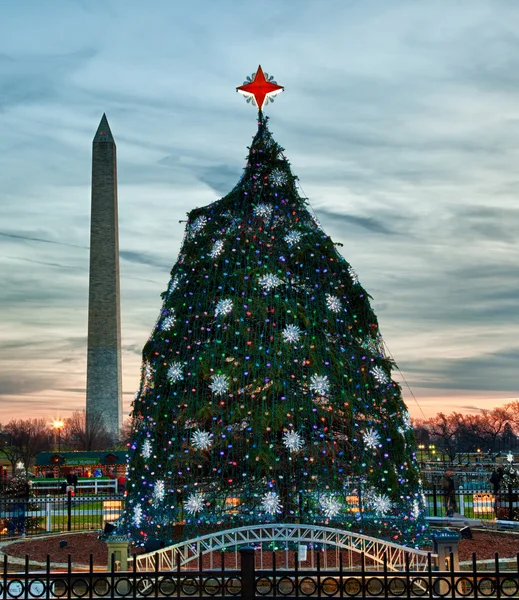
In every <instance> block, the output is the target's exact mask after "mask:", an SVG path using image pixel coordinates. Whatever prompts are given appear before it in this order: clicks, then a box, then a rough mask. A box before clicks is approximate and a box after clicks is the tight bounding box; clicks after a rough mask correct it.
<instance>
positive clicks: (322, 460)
mask: <svg viewBox="0 0 519 600" xmlns="http://www.w3.org/2000/svg"><path fill="white" fill-rule="evenodd" d="M188 217H189V220H188V225H187V227H186V233H185V238H184V242H183V245H182V249H181V251H180V255H179V258H178V260H177V262H176V264H175V265H174V267H173V269H172V271H171V280H170V284H169V287H168V290H167V291H166V292H164V294H163V305H162V310H161V312H160V315H159V318H158V320H157V323H156V325H155V328H154V330H153V332H152V334H151V337H150V338H149V340H148V342H147V343H146V345H145V347H144V351H143V365H142V380H141V386H140V391H139V393H138V395H137V396H136V399H135V401H134V405H133V429H134V431H133V439H132V443H131V452H130V463H129V478H128V497H127V503H126V508H125V512H124V515H123V519H122V522H123V528H124V529H125V530H126V531H129V532H130V533H131V535H132V536H133V537H134V538H135V539H137V540H139V541H141V542H143V541H145V539H146V538H147V536H154V537H159V538H161V539H163V540H164V541H166V542H169V541H170V540H171V539H172V537H173V533H172V531H173V526H174V524H175V523H177V524H178V523H185V526H184V535H185V536H192V535H195V534H197V533H200V532H202V531H207V530H209V529H211V528H216V527H218V528H223V527H227V526H239V525H246V524H256V523H263V522H288V521H298V522H302V523H308V524H311V523H313V524H326V525H332V526H337V527H345V528H349V527H354V528H356V529H357V530H360V531H362V532H365V533H369V534H375V535H377V536H380V537H385V538H388V539H392V540H394V541H399V542H402V543H407V544H412V545H419V544H420V543H421V542H422V540H423V539H424V536H425V534H426V530H425V525H424V521H423V519H422V508H423V507H422V496H421V493H420V483H419V473H418V470H417V465H416V460H415V458H414V452H413V447H414V439H413V435H412V431H411V426H410V419H409V415H408V413H407V410H406V408H405V406H404V403H403V401H402V397H401V392H400V389H399V386H398V384H396V383H395V382H394V381H392V380H391V369H392V364H391V361H390V360H389V359H388V358H387V357H386V356H385V354H384V351H383V345H382V340H381V337H380V334H379V329H378V322H377V318H376V316H375V314H374V312H373V310H372V308H371V306H370V302H369V296H368V294H367V293H366V291H365V290H364V289H363V287H362V286H361V284H360V283H359V282H358V279H357V276H356V274H355V272H354V271H353V269H352V267H351V266H350V265H349V264H348V263H347V262H346V261H345V260H344V258H343V257H342V256H341V255H340V254H339V253H338V252H337V250H336V247H335V244H334V243H333V241H332V240H331V239H330V238H329V237H328V236H327V235H326V234H325V233H324V231H323V230H322V228H321V227H320V225H319V223H318V222H317V221H316V219H315V218H314V217H313V216H312V214H311V213H310V212H309V210H308V206H307V202H306V200H305V199H304V198H302V197H300V195H299V193H298V190H297V187H296V178H295V177H294V176H293V175H292V173H291V170H290V165H289V163H288V161H287V159H286V158H285V157H284V155H283V149H282V148H281V147H280V146H279V145H278V144H277V143H276V142H275V141H274V139H273V138H272V136H271V134H270V132H269V130H268V128H267V124H266V121H265V119H264V118H263V116H262V115H261V113H260V121H259V128H258V133H257V135H256V136H255V138H254V141H253V143H252V146H251V148H250V151H249V157H248V162H247V165H246V168H245V170H244V174H243V176H242V178H241V180H240V181H239V183H238V184H237V185H236V187H235V188H234V189H233V190H232V191H231V192H230V193H229V194H228V195H227V196H225V197H224V198H222V199H221V200H219V201H217V202H214V203H213V204H210V205H209V206H206V207H203V208H199V209H195V210H193V211H191V212H190V213H189V215H188Z"/></svg>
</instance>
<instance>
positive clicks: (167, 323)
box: [160, 310, 177, 331]
mask: <svg viewBox="0 0 519 600" xmlns="http://www.w3.org/2000/svg"><path fill="white" fill-rule="evenodd" d="M169 313H170V314H169V315H168V316H167V317H165V318H164V320H163V321H162V324H161V326H160V328H161V329H162V331H167V330H168V329H171V328H172V327H173V326H174V325H175V321H176V320H177V318H176V317H175V315H174V311H173V310H170V311H169Z"/></svg>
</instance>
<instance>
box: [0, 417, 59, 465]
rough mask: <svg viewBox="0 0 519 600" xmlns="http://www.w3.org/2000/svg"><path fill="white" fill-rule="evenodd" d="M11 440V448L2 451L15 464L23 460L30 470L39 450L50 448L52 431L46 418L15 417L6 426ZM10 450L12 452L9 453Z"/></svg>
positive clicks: (6, 431)
mask: <svg viewBox="0 0 519 600" xmlns="http://www.w3.org/2000/svg"><path fill="white" fill-rule="evenodd" d="M4 431H5V433H6V435H7V439H8V440H9V442H8V445H9V449H10V450H7V451H6V448H5V447H4V448H3V449H2V452H3V453H4V454H5V455H6V456H7V458H8V460H9V461H10V462H11V465H12V466H13V472H14V466H15V464H14V462H13V461H15V462H18V461H21V462H22V464H23V466H24V468H25V470H26V471H28V470H29V469H30V467H31V463H32V462H33V460H34V459H35V458H36V456H37V454H38V452H43V451H45V450H48V449H49V448H50V439H51V435H50V431H49V427H48V424H47V421H46V420H45V419H14V420H12V421H9V423H7V425H6V426H5V428H4ZM8 452H10V454H8Z"/></svg>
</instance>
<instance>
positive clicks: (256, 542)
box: [135, 523, 434, 571]
mask: <svg viewBox="0 0 519 600" xmlns="http://www.w3.org/2000/svg"><path fill="white" fill-rule="evenodd" d="M273 543H274V544H277V545H279V544H285V547H288V544H289V543H290V544H297V545H301V544H319V545H321V546H322V547H324V548H329V549H332V548H337V549H339V550H347V551H349V552H354V553H359V554H360V553H363V554H364V556H365V558H366V559H368V560H370V561H372V562H373V563H374V564H379V565H383V564H384V557H385V560H386V561H387V569H388V570H391V571H398V570H401V569H403V568H404V567H405V565H406V564H408V565H409V568H410V569H411V570H415V571H420V570H426V569H427V566H428V555H429V553H428V552H426V551H424V550H417V549H415V548H408V547H406V546H400V545H399V544H394V543H392V542H386V541H384V540H380V539H377V538H373V537H369V536H367V535H362V534H360V533H355V532H352V531H343V530H341V529H333V528H331V527H321V526H317V525H302V524H297V523H291V524H264V525H249V526H245V527H236V528H234V529H225V530H222V531H217V532H214V533H209V534H207V535H203V536H200V537H197V538H193V539H191V540H186V541H183V542H179V543H177V544H173V545H172V546H168V547H167V548H161V549H160V550H156V551H154V552H149V553H147V554H142V555H140V556H136V557H135V560H136V569H137V571H151V570H154V569H156V568H158V569H159V570H161V571H171V570H173V569H175V568H177V566H178V565H179V564H180V567H181V568H183V569H189V568H197V566H198V561H199V560H200V557H201V556H204V555H206V554H209V553H213V552H220V551H222V550H229V549H231V548H235V549H236V551H237V550H238V549H239V547H240V546H254V547H256V548H261V547H262V545H263V544H273ZM433 556H434V555H433ZM281 568H282V567H281Z"/></svg>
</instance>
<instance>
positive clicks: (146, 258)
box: [119, 250, 171, 270]
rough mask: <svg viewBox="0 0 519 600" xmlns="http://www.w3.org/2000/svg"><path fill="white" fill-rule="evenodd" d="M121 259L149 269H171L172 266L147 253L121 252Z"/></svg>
mask: <svg viewBox="0 0 519 600" xmlns="http://www.w3.org/2000/svg"><path fill="white" fill-rule="evenodd" d="M119 255H120V257H121V258H122V259H123V260H127V261H128V262H132V263H137V264H141V265H146V266H148V267H156V268H158V269H161V270H163V269H168V270H169V269H170V268H171V265H169V264H167V263H166V262H165V261H163V260H161V259H160V258H159V257H157V256H154V255H152V254H149V253H147V252H137V251H134V250H121V251H120V252H119Z"/></svg>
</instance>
